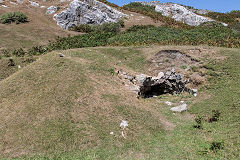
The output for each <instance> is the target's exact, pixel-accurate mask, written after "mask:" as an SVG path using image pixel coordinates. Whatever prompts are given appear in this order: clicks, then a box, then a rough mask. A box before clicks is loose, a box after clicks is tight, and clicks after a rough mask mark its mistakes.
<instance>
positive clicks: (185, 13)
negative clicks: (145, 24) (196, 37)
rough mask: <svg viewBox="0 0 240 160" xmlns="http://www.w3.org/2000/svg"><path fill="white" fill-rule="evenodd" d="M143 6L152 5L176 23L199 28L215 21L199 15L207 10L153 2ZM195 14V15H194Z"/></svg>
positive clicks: (144, 3) (145, 3)
mask: <svg viewBox="0 0 240 160" xmlns="http://www.w3.org/2000/svg"><path fill="white" fill-rule="evenodd" d="M140 3H141V4H143V5H150V6H155V11H156V12H159V13H161V14H162V15H163V16H167V17H171V18H173V19H175V20H176V21H180V22H183V23H185V24H188V25H190V26H198V25H200V24H202V23H204V22H211V21H214V20H213V19H211V18H208V17H204V16H201V15H198V14H196V13H198V12H199V14H200V13H201V14H203V13H207V12H208V11H207V10H196V9H191V8H188V7H185V6H182V5H179V4H174V3H160V2H158V1H155V2H154V1H152V2H140ZM194 12H195V13H194ZM222 24H223V25H225V26H227V24H225V23H222Z"/></svg>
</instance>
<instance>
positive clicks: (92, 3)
mask: <svg viewBox="0 0 240 160" xmlns="http://www.w3.org/2000/svg"><path fill="white" fill-rule="evenodd" d="M124 16H127V15H125V14H123V13H122V12H119V11H117V10H115V9H113V8H111V7H109V6H108V5H106V4H104V3H102V2H99V1H97V0H85V1H79V0H74V1H72V2H71V3H70V4H69V6H68V8H67V9H66V10H64V11H62V12H60V13H59V14H55V15H54V17H53V19H54V20H55V21H57V24H58V25H59V26H60V27H62V28H63V29H69V28H72V27H74V26H78V25H80V24H103V23H109V22H117V21H118V20H120V18H122V17H124Z"/></svg>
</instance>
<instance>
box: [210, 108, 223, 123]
mask: <svg viewBox="0 0 240 160" xmlns="http://www.w3.org/2000/svg"><path fill="white" fill-rule="evenodd" d="M220 115H221V113H220V111H219V110H213V111H212V117H211V118H209V119H208V122H209V123H212V122H217V121H218V120H219V117H220Z"/></svg>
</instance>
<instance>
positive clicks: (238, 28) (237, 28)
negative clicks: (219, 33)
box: [229, 22, 240, 35]
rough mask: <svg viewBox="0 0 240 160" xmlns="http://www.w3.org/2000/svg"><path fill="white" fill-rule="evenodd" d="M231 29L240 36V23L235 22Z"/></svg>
mask: <svg viewBox="0 0 240 160" xmlns="http://www.w3.org/2000/svg"><path fill="white" fill-rule="evenodd" d="M229 27H230V28H231V29H233V30H234V31H235V32H236V33H237V34H238V35H240V22H234V23H232V24H230V25H229Z"/></svg>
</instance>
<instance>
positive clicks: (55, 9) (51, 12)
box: [46, 6, 58, 14]
mask: <svg viewBox="0 0 240 160" xmlns="http://www.w3.org/2000/svg"><path fill="white" fill-rule="evenodd" d="M57 10H58V8H57V7H56V6H50V7H48V8H47V10H46V14H53V13H55V12H56V11H57Z"/></svg>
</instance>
